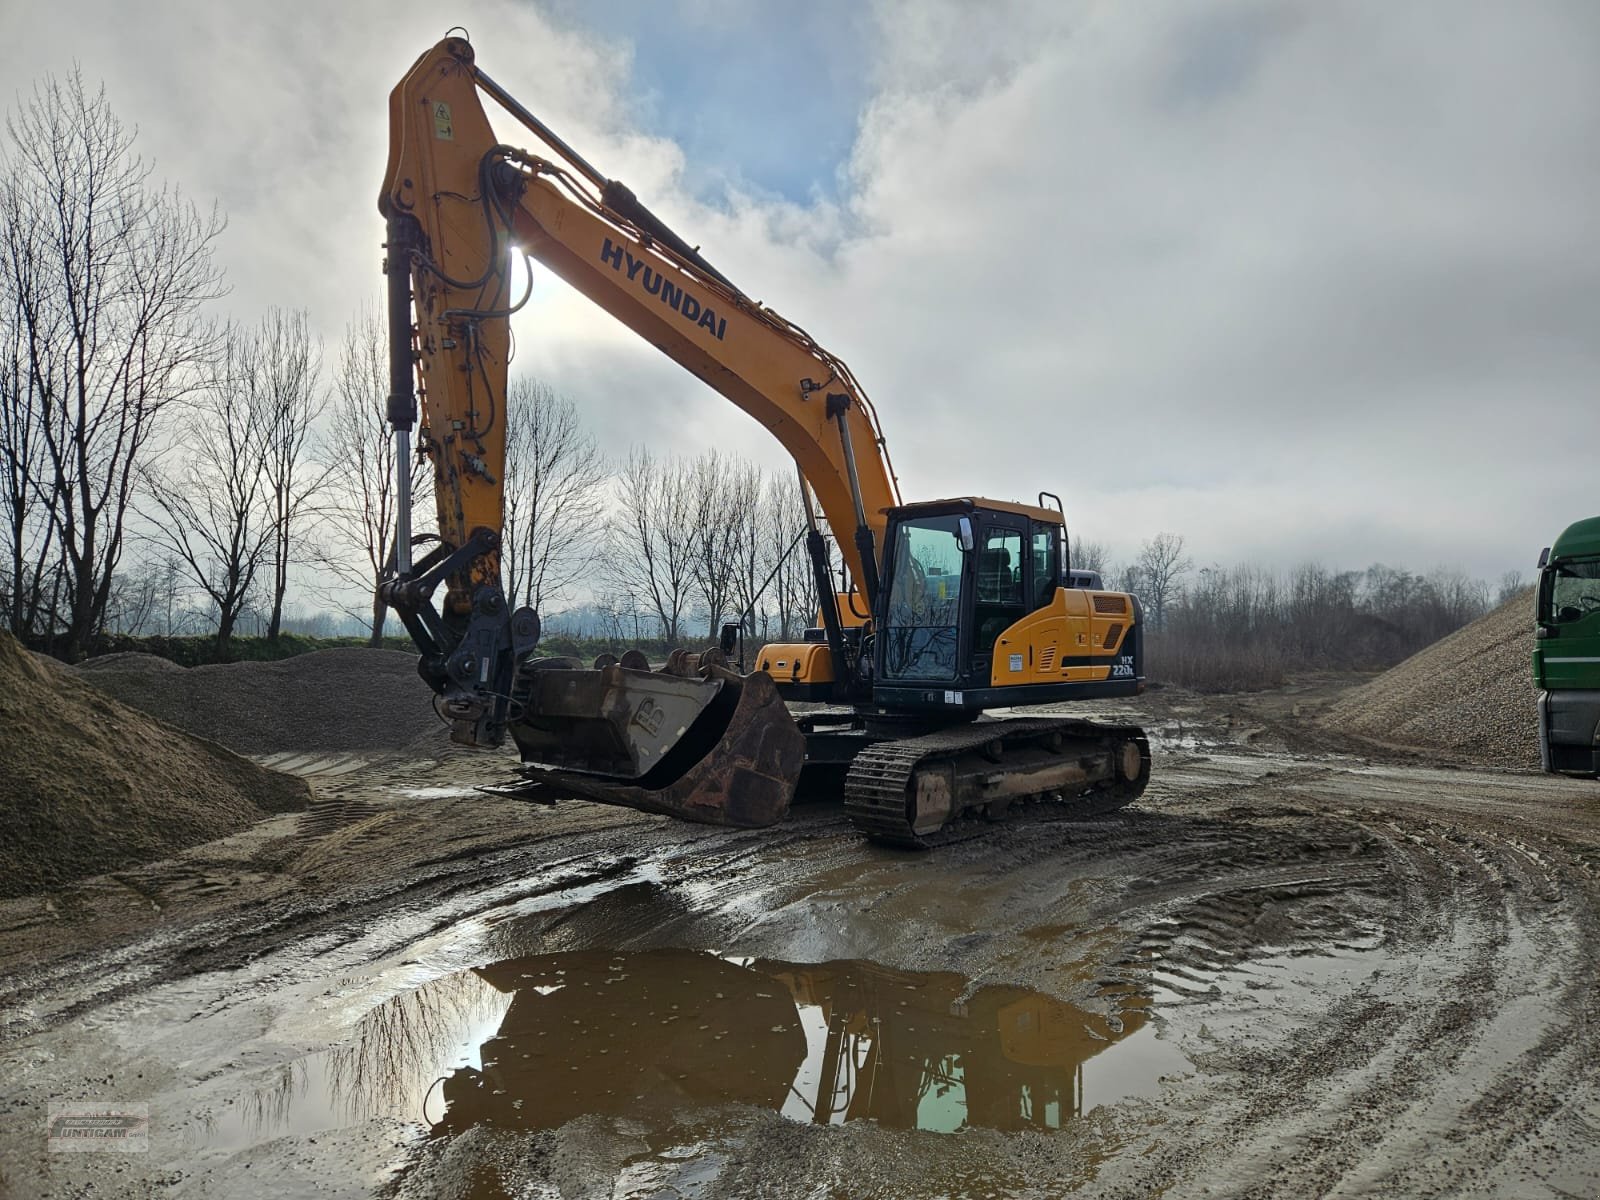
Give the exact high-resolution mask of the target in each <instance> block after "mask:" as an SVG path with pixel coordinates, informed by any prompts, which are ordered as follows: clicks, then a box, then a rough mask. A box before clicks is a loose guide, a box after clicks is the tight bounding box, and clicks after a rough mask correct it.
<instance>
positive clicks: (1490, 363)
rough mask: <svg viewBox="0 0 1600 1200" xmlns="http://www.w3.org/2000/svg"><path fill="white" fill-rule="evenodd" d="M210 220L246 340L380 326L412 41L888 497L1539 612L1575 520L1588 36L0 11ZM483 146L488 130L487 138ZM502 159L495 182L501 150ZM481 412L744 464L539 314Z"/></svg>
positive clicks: (1592, 372)
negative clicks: (549, 134)
mask: <svg viewBox="0 0 1600 1200" xmlns="http://www.w3.org/2000/svg"><path fill="white" fill-rule="evenodd" d="M0 14H3V15H0V80H4V81H5V84H6V95H5V97H4V98H5V100H6V102H7V103H13V102H14V96H15V94H16V92H17V91H19V90H23V89H26V87H27V86H28V82H29V80H31V79H34V78H37V77H39V76H41V75H43V74H44V73H45V72H49V71H54V72H57V73H61V72H65V71H68V70H70V69H71V68H72V66H73V64H74V62H76V63H78V64H79V65H80V66H81V68H82V70H83V72H84V74H85V75H86V76H87V77H89V78H90V79H92V80H96V79H103V80H104V81H105V83H106V86H107V89H108V94H109V96H110V99H111V101H112V104H113V106H114V107H115V109H116V111H117V112H118V113H119V114H120V115H121V116H122V117H123V118H124V120H126V121H128V122H130V123H133V124H137V126H138V127H139V130H140V137H139V146H140V147H141V149H142V150H143V152H144V153H145V154H146V155H147V156H148V157H150V158H153V159H154V160H155V162H156V164H157V170H158V173H159V174H160V175H161V176H162V177H164V178H166V179H168V180H170V181H171V182H173V183H176V184H178V185H180V186H181V187H182V188H183V189H184V191H185V192H187V193H188V194H190V195H191V196H193V197H195V198H197V199H200V200H202V201H205V202H210V201H211V200H212V199H215V200H216V201H217V202H218V203H220V205H221V206H222V207H223V209H225V210H226V212H227V215H228V219H229V226H228V230H227V232H226V234H225V235H224V237H223V239H222V242H221V244H220V256H221V259H222V261H223V262H224V264H225V266H226V268H227V272H228V278H229V280H230V282H231V284H232V293H231V295H230V296H229V297H228V299H227V301H226V303H225V309H226V311H228V312H229V313H231V314H232V315H235V316H238V317H240V318H243V319H247V320H253V319H254V318H255V317H256V316H258V315H259V313H260V312H261V310H262V309H264V308H265V307H266V306H268V305H272V304H278V305H287V306H292V307H304V308H306V309H308V310H309V311H310V314H311V317H312V319H313V321H314V322H315V323H316V324H317V325H318V326H319V327H320V328H321V329H322V330H323V332H324V334H325V336H326V338H327V340H328V343H329V351H330V357H331V354H332V352H333V350H334V349H335V348H336V343H337V341H338V339H339V337H340V334H341V331H342V329H343V327H344V324H345V322H346V321H347V320H348V319H349V317H350V316H351V315H352V313H353V312H354V311H355V310H356V308H357V307H358V306H359V305H360V304H361V303H362V302H363V301H367V300H373V301H375V300H376V298H377V297H378V295H379V293H380V289H381V284H382V280H381V276H380V275H379V273H378V268H379V261H380V256H381V251H380V249H379V243H380V242H381V240H382V226H381V223H380V220H379V217H378V214H377V209H376V204H375V201H376V193H377V188H378V185H379V183H380V181H381V176H382V170H383V161H384V155H385V149H386V141H385V138H386V132H385V102H386V99H387V95H388V91H389V89H390V88H391V87H392V86H393V84H394V83H395V82H396V81H397V80H398V79H399V78H400V76H401V75H402V74H403V73H404V72H405V70H406V69H407V67H409V65H410V63H411V62H412V60H413V59H414V58H415V57H416V56H417V55H418V54H420V53H421V52H422V51H423V50H425V49H426V48H427V47H429V46H430V45H432V44H433V43H434V42H435V41H437V40H438V38H440V37H441V36H443V34H444V33H445V27H446V26H447V25H450V24H461V25H464V26H466V27H467V29H468V30H469V32H470V34H471V37H472V40H473V43H474V45H475V47H476V48H477V53H478V61H479V63H480V64H481V65H482V66H483V68H484V69H485V70H486V71H487V72H488V73H489V74H491V75H492V76H494V77H495V78H496V80H497V81H499V82H500V83H501V84H503V85H505V86H506V87H507V88H508V89H509V90H510V91H511V92H512V93H513V94H514V95H516V96H517V97H518V98H519V99H520V100H522V101H523V102H524V103H525V104H526V105H527V106H528V107H529V108H531V109H532V110H533V111H534V112H536V113H538V114H540V115H541V116H542V117H544V118H545V119H546V120H547V121H548V122H549V123H550V124H551V125H553V126H554V127H555V128H556V130H557V131H558V132H560V133H562V134H563V136H565V137H566V138H567V140H568V141H570V142H571V143H572V144H573V145H575V146H576V147H577V148H578V150H579V151H580V152H581V153H583V154H584V155H585V156H586V157H587V158H588V159H589V160H590V161H591V162H593V163H595V164H596V165H597V166H599V167H600V168H601V169H602V170H603V171H605V172H606V173H608V174H609V175H611V176H613V177H615V178H620V179H622V180H624V181H625V182H627V183H628V184H629V185H630V186H632V187H633V189H634V190H635V191H636V192H637V193H638V194H639V196H640V197H641V198H642V199H644V200H645V202H646V203H648V204H650V205H651V207H653V208H655V209H656V211H657V212H659V213H661V214H662V215H663V216H665V217H666V218H667V219H668V220H669V222H671V223H672V224H673V225H675V226H676V227H677V228H678V229H679V231H680V232H682V233H683V234H684V235H685V236H686V237H687V238H688V239H689V241H691V242H694V243H700V244H702V246H703V249H704V253H705V254H706V255H707V257H709V258H710V259H711V260H712V261H713V262H714V263H716V264H717V265H718V266H719V267H720V268H721V269H722V270H723V271H724V273H726V274H728V275H729V276H730V277H732V278H733V279H734V280H735V281H736V282H738V283H739V285H740V286H741V287H742V288H743V289H744V290H745V291H747V292H749V293H750V294H751V295H753V296H755V297H757V298H759V299H761V300H763V301H765V302H767V303H769V304H771V305H772V306H773V307H775V308H776V309H778V310H779V311H780V312H782V313H783V314H785V315H786V316H788V317H790V318H791V319H793V320H796V321H798V322H799V323H800V324H802V325H804V326H805V327H806V328H808V329H809V330H810V331H811V332H812V333H813V334H814V335H816V336H817V338H818V339H819V340H820V341H821V342H822V343H823V344H824V345H826V346H828V347H829V348H830V349H831V350H833V351H834V352H836V353H837V354H839V355H840V356H841V357H843V358H845V359H846V360H847V361H849V362H850V364H851V365H852V367H853V368H854V369H855V372H856V374H857V375H858V376H859V377H860V379H861V380H862V382H863V383H864V384H865V386H866V388H867V390H868V392H869V393H870V394H871V395H872V397H873V399H874V400H875V402H876V404H877V406H878V410H879V413H880V415H881V417H882V419H883V423H884V427H885V430H886V432H887V434H888V437H889V443H890V448H891V450H892V452H893V455H894V459H895V463H896V466H897V467H898V468H899V471H900V475H901V481H902V486H903V490H904V492H905V495H906V497H907V499H923V498H930V497H933V496H935V495H948V494H952V493H973V492H975V493H979V494H988V495H992V496H999V497H1012V498H1021V499H1031V498H1032V497H1033V495H1034V494H1035V493H1036V492H1037V491H1038V490H1039V489H1041V488H1044V489H1048V490H1051V491H1055V492H1059V493H1061V494H1062V495H1063V497H1064V498H1065V500H1066V505H1067V513H1068V520H1069V525H1070V526H1071V527H1072V528H1073V529H1074V531H1075V532H1077V533H1079V534H1081V535H1084V536H1088V537H1093V538H1096V539H1099V540H1103V541H1107V542H1110V543H1111V544H1112V546H1113V548H1114V549H1115V550H1116V551H1117V552H1118V553H1119V554H1120V555H1122V556H1126V555H1128V554H1130V553H1131V552H1132V551H1133V550H1134V549H1135V547H1136V546H1137V544H1138V543H1139V542H1140V541H1141V540H1142V539H1144V538H1147V537H1150V536H1152V535H1153V534H1155V533H1157V532H1159V531H1163V530H1166V531H1172V532H1176V533H1181V534H1183V535H1184V536H1185V537H1186V538H1187V539H1188V542H1189V546H1190V549H1191V551H1192V553H1193V555H1194V557H1195V558H1196V560H1197V561H1198V562H1199V563H1209V562H1221V563H1229V562H1234V561H1239V560H1244V559H1254V560H1257V561H1262V562H1268V563H1272V564H1275V565H1280V566H1287V565H1290V564H1293V563H1295V562H1299V561H1303V560H1306V559H1313V558H1314V559H1320V560H1322V561H1324V562H1327V563H1329V564H1330V565H1335V566H1343V567H1361V566H1365V565H1367V564H1368V563H1370V562H1374V561H1385V562H1389V563H1391V564H1395V565H1404V566H1407V567H1410V568H1412V569H1419V570H1423V569H1428V568H1430V567H1432V566H1435V565H1439V564H1447V565H1456V566H1460V567H1463V568H1465V569H1467V570H1469V571H1471V572H1473V573H1475V574H1478V575H1482V576H1496V575H1498V574H1499V573H1500V572H1502V571H1504V570H1507V569H1512V568H1516V569H1521V570H1523V571H1525V572H1528V573H1531V568H1532V566H1533V562H1534V558H1535V556H1536V555H1537V552H1538V549H1539V547H1540V546H1543V545H1545V544H1547V543H1548V542H1549V541H1550V540H1551V539H1552V538H1553V537H1554V535H1555V533H1556V532H1557V531H1558V530H1559V528H1560V527H1561V526H1562V525H1564V524H1566V523H1567V522H1568V521H1570V520H1573V519H1576V518H1578V517H1581V516H1588V515H1592V514H1593V513H1595V512H1600V470H1597V469H1596V466H1595V461H1594V460H1595V454H1596V447H1597V446H1600V412H1597V405H1596V402H1595V400H1596V383H1597V380H1600V336H1597V335H1600V238H1597V236H1596V235H1597V233H1600V217H1597V214H1600V203H1597V202H1600V4H1595V3H1593V0H1570V2H1563V0H1518V2H1516V3H1512V2H1510V0H1497V2H1492V3H1472V2H1468V0H1449V2H1441V3H1423V2H1419V0H1406V2H1405V3H1395V2H1394V0H1373V2H1368V3H1337V2H1327V3H1323V2H1319V3H1309V2H1304V3H1274V2H1258V0H1249V2H1237V3H1236V2H1229V0H1219V2H1215V3H1198V2H1195V0H1181V2H1180V0H1173V2H1170V3H1140V4H1131V3H1098V4H1095V3H1084V4H1073V3H1068V2H1065V0H1045V2H1041V3H1016V4H991V5H976V4H969V3H942V2H937V0H900V2H897V0H882V2H879V3H875V4H870V5H868V4H851V3H844V2H835V0H823V2H820V3H811V4H805V5H802V4H790V3H770V4H755V3H742V2H735V0H670V2H669V0H660V2H648V0H544V2H538V3H536V2H529V0H523V2H512V0H489V2H474V3H462V4H458V5H454V6H451V5H439V4H422V3H417V2H415V0H353V2H344V3H338V4H331V3H329V4H320V3H319V4H311V3H300V2H298V0H279V2H277V3H272V4H262V3H259V2H258V0H251V2H250V3H242V2H239V0H161V2H160V3H151V4H127V3H123V2H121V0H117V2H111V0H106V2H103V3H90V2H89V0H53V2H52V3H49V4H39V5H36V4H28V5H24V4H23V3H21V2H20V0H3V3H0ZM502 128H503V129H505V131H506V132H507V133H508V134H509V133H510V128H509V127H508V126H502ZM518 140H520V141H525V140H526V139H520V138H519V139H518ZM534 297H535V298H534V302H533V304H531V305H530V307H529V310H528V311H526V312H525V313H524V314H523V315H522V316H521V317H520V318H519V322H518V325H517V344H518V359H517V362H516V363H515V364H514V368H513V369H514V370H519V371H526V372H529V373H533V374H536V375H538V376H540V377H542V378H544V379H546V380H547V381H549V382H550V383H552V384H553V385H554V386H555V387H556V388H558V389H559V390H561V391H563V392H565V393H566V394H568V395H570V396H572V397H573V398H574V399H575V400H577V401H578V402H579V403H580V404H581V405H582V406H583V407H584V408H585V410H586V411H587V412H588V413H589V414H590V417H591V421H592V425H593V427H594V429H595V432H596V434H597V435H598V437H599V439H600V440H601V442H602V443H603V444H604V445H606V446H608V447H611V448H612V449H614V450H615V451H616V452H617V453H618V454H619V455H620V454H623V453H625V452H626V448H627V446H628V444H629V443H630V442H633V441H636V440H647V441H649V442H650V443H651V444H652V445H654V446H656V447H658V448H667V449H683V450H694V449H698V448H700V447H704V446H706V445H710V444H722V445H725V446H727V447H728V448H730V449H732V450H735V451H737V452H739V453H744V454H747V455H750V456H752V457H757V458H759V459H761V460H762V461H764V462H767V463H769V464H771V465H773V466H779V465H783V464H785V463H786V460H785V459H784V458H783V457H782V452H781V451H780V450H778V448H777V446H776V444H775V443H772V442H770V440H769V439H768V437H767V435H766V434H765V432H764V431H763V430H762V429H761V428H760V427H759V426H757V425H756V424H755V423H754V422H753V421H751V420H749V419H748V418H746V417H744V416H742V415H741V414H739V413H738V412H737V411H736V410H735V409H734V408H733V407H732V406H731V405H730V404H729V403H728V402H726V401H725V400H723V399H721V398H720V397H718V396H716V395H714V394H711V393H708V392H705V391H704V389H703V388H701V386H700V385H699V384H697V383H696V381H695V380H694V379H692V378H691V377H690V376H689V375H688V374H687V373H685V372H683V371H682V370H681V369H679V368H678V367H676V366H675V365H673V364H672V363H671V362H669V361H667V360H666V359H664V358H662V357H661V356H660V355H659V354H658V353H657V352H656V351H654V350H653V349H651V348H650V347H648V346H646V345H644V344H643V343H641V342H640V341H638V340H637V339H636V338H634V336H633V335H632V334H629V333H627V332H626V331H625V330H623V329H622V328H621V327H620V326H616V325H614V324H611V323H609V318H606V317H605V316H604V315H603V314H601V313H599V312H598V311H597V310H594V309H592V308H591V307H589V306H588V305H587V304H586V303H585V302H584V301H582V300H581V299H579V298H578V297H576V295H575V294H573V293H571V292H569V291H567V290H566V289H565V287H564V286H563V285H560V284H558V283H556V282H554V281H553V280H551V279H550V277H549V276H548V275H542V276H541V277H540V279H539V282H538V284H537V286H536V289H535V293H534Z"/></svg>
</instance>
